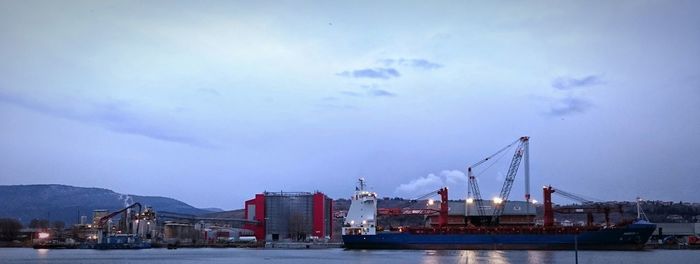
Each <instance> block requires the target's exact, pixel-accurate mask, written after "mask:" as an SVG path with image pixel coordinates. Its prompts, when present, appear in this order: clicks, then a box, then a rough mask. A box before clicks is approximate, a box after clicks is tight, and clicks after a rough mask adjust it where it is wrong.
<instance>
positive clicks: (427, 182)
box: [395, 170, 467, 194]
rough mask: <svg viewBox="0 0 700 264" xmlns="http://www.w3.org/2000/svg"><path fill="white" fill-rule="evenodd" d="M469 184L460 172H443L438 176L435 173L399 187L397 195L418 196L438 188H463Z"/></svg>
mask: <svg viewBox="0 0 700 264" xmlns="http://www.w3.org/2000/svg"><path fill="white" fill-rule="evenodd" d="M466 184H467V176H466V175H465V174H464V172H461V171H459V170H443V171H441V172H440V173H438V175H435V174H434V173H431V174H428V175H427V176H424V177H419V178H417V179H413V180H411V181H409V182H408V183H404V184H401V185H399V187H397V188H396V190H395V192H396V193H404V194H416V193H422V192H427V191H431V190H437V189H438V188H442V187H445V186H447V185H453V186H463V185H466Z"/></svg>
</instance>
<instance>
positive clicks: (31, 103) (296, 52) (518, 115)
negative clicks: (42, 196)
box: [0, 1, 700, 209]
mask: <svg viewBox="0 0 700 264" xmlns="http://www.w3.org/2000/svg"><path fill="white" fill-rule="evenodd" d="M0 7H1V8H0V36H2V41H1V42H0V76H2V78H0V120H2V122H3V126H2V129H0V153H1V154H2V157H3V158H2V159H0V184H33V183H60V184H69V185H78V186H97V187H105V188H110V189H113V190H115V191H117V192H122V193H133V194H142V195H162V196H169V197H174V198H177V199H181V200H183V201H186V202H189V203H191V204H193V205H195V206H200V207H211V206H216V207H221V208H226V209H233V208H239V207H241V206H242V201H243V200H245V199H248V198H250V197H252V196H253V194H254V193H257V192H261V191H264V190H268V191H279V190H285V191H314V190H320V191H324V192H326V193H327V194H329V195H330V196H331V197H335V198H339V197H346V196H349V195H350V194H351V192H352V191H353V187H354V184H355V181H356V179H357V178H358V177H365V178H366V179H367V181H368V183H369V184H370V186H372V187H373V188H374V190H375V191H377V192H379V194H380V195H381V196H392V197H393V196H403V197H416V196H419V195H420V194H423V193H425V192H427V191H430V190H432V189H437V188H438V187H440V186H441V185H448V186H449V187H450V188H451V195H452V197H453V198H460V197H463V196H465V195H466V186H465V185H466V179H465V178H464V177H461V174H463V172H464V171H465V170H466V167H467V166H468V165H469V164H471V163H474V162H476V161H478V160H480V159H481V158H483V157H485V156H487V155H489V154H491V153H493V152H494V151H495V150H497V149H499V148H500V147H502V146H505V145H506V144H508V143H509V142H512V141H513V140H515V139H516V138H518V137H519V136H522V135H528V136H531V137H532V138H531V151H530V152H531V157H532V158H531V165H532V166H531V167H532V173H531V174H532V186H533V187H532V189H533V196H534V197H535V198H536V199H538V198H539V199H541V198H540V196H541V193H540V190H539V187H540V186H542V185H544V184H552V185H554V186H558V187H560V188H561V189H565V190H568V191H571V192H574V193H579V194H585V195H587V196H590V197H596V198H599V199H602V200H608V199H615V200H632V199H634V198H635V197H637V196H641V197H644V198H647V199H660V200H676V201H677V200H695V201H698V196H697V190H698V189H700V181H698V180H697V172H698V171H700V158H698V157H700V156H698V155H697V154H696V153H697V152H698V150H700V140H698V139H697V136H698V135H700V116H698V115H699V114H698V113H700V70H698V69H700V67H699V66H700V65H698V61H699V60H698V59H700V27H698V25H700V17H698V16H697V14H696V10H699V9H700V5H699V4H698V3H696V2H695V1H672V2H668V1H567V2H558V1H557V2H555V1H528V2H515V1H504V2H500V1H499V2H494V1H483V2H472V1H455V2H441V1H438V2H431V3H430V4H428V3H426V2H422V1H415V2H411V1H401V2H399V1H384V2H381V3H376V2H373V1H348V2H321V1H317V2H300V1H280V2H265V1H255V2H253V1H251V2H243V1H197V2H194V1H192V2H185V1H163V2H160V1H4V2H2V3H0ZM507 155H511V154H507ZM509 159H510V157H505V158H503V159H502V160H501V162H500V163H499V164H496V165H494V166H493V167H492V168H491V169H489V170H488V171H486V172H484V173H483V174H481V175H479V182H480V186H481V188H482V193H483V194H484V196H488V197H491V196H493V195H496V194H497V193H498V192H499V190H500V186H501V184H502V180H503V175H504V174H505V172H506V170H507V168H506V164H505V163H506V162H507V160H509ZM522 188H523V187H522V174H519V175H518V178H517V179H516V184H515V187H514V190H513V192H512V193H511V198H512V199H516V198H521V197H522V195H523V191H522Z"/></svg>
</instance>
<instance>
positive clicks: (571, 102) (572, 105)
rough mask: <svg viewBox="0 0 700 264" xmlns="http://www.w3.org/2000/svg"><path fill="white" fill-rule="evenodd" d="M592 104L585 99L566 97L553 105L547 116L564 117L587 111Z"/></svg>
mask: <svg viewBox="0 0 700 264" xmlns="http://www.w3.org/2000/svg"><path fill="white" fill-rule="evenodd" d="M591 107H593V104H592V103H591V102H589V101H588V100H586V99H583V98H577V97H566V98H562V99H561V100H558V101H557V102H555V103H553V104H552V106H551V108H550V110H549V112H548V114H549V115H552V116H565V115H570V114H576V113H583V112H586V111H588V110H589V109H590V108H591Z"/></svg>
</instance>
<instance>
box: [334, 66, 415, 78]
mask: <svg viewBox="0 0 700 264" xmlns="http://www.w3.org/2000/svg"><path fill="white" fill-rule="evenodd" d="M337 75H338V76H343V77H350V78H371V79H390V78H397V77H399V76H401V74H400V73H399V71H397V70H396V69H394V68H373V69H370V68H367V69H359V70H353V71H344V72H340V73H337Z"/></svg>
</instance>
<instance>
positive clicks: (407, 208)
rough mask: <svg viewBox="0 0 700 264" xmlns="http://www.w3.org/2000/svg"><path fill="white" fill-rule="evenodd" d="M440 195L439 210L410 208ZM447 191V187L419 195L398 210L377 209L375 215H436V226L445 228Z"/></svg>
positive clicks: (430, 203)
mask: <svg viewBox="0 0 700 264" xmlns="http://www.w3.org/2000/svg"><path fill="white" fill-rule="evenodd" d="M436 194H437V195H440V208H439V209H437V210H436V209H430V208H421V209H414V208H411V205H412V204H414V203H416V202H417V201H420V200H423V199H426V198H429V197H431V196H434V195H436ZM448 199H449V197H448V191H447V187H443V188H440V189H438V190H435V191H431V192H429V193H426V194H424V195H421V196H420V197H418V198H416V199H412V200H410V201H408V202H407V203H405V204H404V205H402V206H401V207H399V208H378V209H377V214H379V215H431V214H435V213H437V214H438V216H439V217H438V225H439V226H445V225H447V217H448V211H449V206H448ZM432 201H433V200H432V199H431V200H429V202H428V203H429V204H428V205H432Z"/></svg>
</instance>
